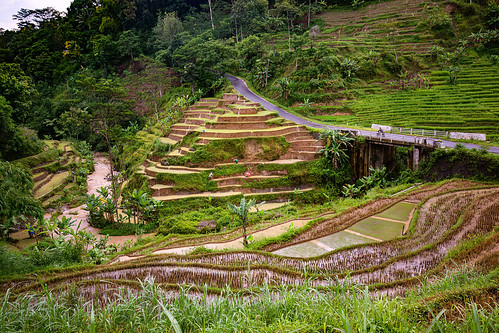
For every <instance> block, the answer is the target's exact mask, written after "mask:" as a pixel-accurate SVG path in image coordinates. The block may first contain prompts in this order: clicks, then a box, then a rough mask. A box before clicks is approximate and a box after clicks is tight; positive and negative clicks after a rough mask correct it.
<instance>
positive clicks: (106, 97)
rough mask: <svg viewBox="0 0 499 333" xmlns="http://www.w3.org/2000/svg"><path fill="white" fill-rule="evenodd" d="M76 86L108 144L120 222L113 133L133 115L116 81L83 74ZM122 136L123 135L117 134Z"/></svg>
mask: <svg viewBox="0 0 499 333" xmlns="http://www.w3.org/2000/svg"><path fill="white" fill-rule="evenodd" d="M77 85H78V87H79V91H80V93H79V94H80V97H81V98H82V100H83V101H82V105H87V106H88V108H89V109H90V110H91V111H92V115H93V119H92V127H93V129H94V131H95V132H97V133H98V134H100V135H102V137H103V138H104V140H105V142H106V146H107V150H108V154H109V159H110V167H109V174H110V176H111V187H112V192H113V193H112V200H113V202H114V207H115V214H116V218H118V216H119V215H118V198H119V192H120V188H119V186H118V182H117V177H116V176H115V172H114V169H115V168H114V165H113V161H114V160H117V159H116V158H115V157H114V155H113V139H114V137H113V133H114V132H116V131H115V128H117V127H119V125H120V124H121V123H123V122H125V121H127V119H130V118H129V117H130V114H131V111H130V109H129V107H128V105H127V104H126V103H124V102H123V97H124V96H125V92H124V90H123V88H122V87H121V86H120V85H119V84H118V82H117V81H116V80H113V79H96V78H94V77H91V76H89V75H87V73H82V74H81V75H80V77H79V78H78V80H77ZM117 132H121V131H117Z"/></svg>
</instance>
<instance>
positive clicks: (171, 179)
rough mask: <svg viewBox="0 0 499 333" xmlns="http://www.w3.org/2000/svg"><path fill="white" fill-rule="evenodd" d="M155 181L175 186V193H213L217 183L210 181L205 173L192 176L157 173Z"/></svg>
mask: <svg viewBox="0 0 499 333" xmlns="http://www.w3.org/2000/svg"><path fill="white" fill-rule="evenodd" d="M156 179H157V181H158V182H160V183H173V184H175V188H174V190H175V191H213V190H214V189H216V188H217V183H216V182H214V181H211V180H210V179H209V177H208V173H207V172H203V173H194V174H173V173H158V174H157V175H156Z"/></svg>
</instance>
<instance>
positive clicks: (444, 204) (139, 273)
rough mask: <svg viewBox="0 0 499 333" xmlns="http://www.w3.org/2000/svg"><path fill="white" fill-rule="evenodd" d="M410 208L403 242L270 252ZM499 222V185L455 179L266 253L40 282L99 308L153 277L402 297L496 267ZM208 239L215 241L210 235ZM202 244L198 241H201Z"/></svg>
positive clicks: (376, 204) (327, 223)
mask: <svg viewBox="0 0 499 333" xmlns="http://www.w3.org/2000/svg"><path fill="white" fill-rule="evenodd" d="M400 203H403V204H400ZM410 204H413V205H416V204H417V209H418V214H417V218H416V219H415V220H414V221H413V224H412V225H411V228H409V230H408V231H407V233H406V234H405V235H404V236H402V237H396V238H393V239H390V240H386V241H382V242H376V241H375V242H367V243H362V244H357V245H352V246H350V247H346V248H340V249H337V250H335V251H332V252H327V253H325V254H323V255H321V256H319V257H315V258H292V257H283V256H280V255H277V254H275V253H270V252H275V251H276V250H278V249H284V248H288V247H289V246H290V245H296V244H298V243H300V244H304V243H305V242H308V241H313V240H318V239H319V238H322V237H325V236H328V235H330V234H331V230H335V229H337V230H340V231H341V230H346V229H348V228H352V227H353V226H357V227H359V228H360V226H361V225H359V224H358V223H359V222H361V221H365V220H366V218H367V217H369V216H373V215H374V216H376V217H377V218H393V217H395V218H397V217H406V216H407V212H408V211H409V208H410ZM386 216H389V217H386ZM364 223H367V222H364ZM498 223H499V188H498V187H494V186H490V185H483V184H479V183H473V182H469V181H450V182H445V183H442V184H439V185H434V186H424V187H422V188H420V189H417V190H413V191H412V192H410V193H405V194H403V195H401V196H399V197H392V198H385V199H379V200H376V201H373V202H370V203H367V204H365V205H364V206H363V207H360V208H357V209H351V210H347V211H345V212H343V213H342V214H335V215H332V216H327V217H324V218H323V219H320V220H318V221H316V222H315V223H313V224H312V225H311V226H309V227H308V228H306V229H305V230H303V231H302V232H301V233H300V234H299V235H298V236H296V237H294V238H293V239H292V240H290V241H289V242H286V243H276V244H271V245H269V246H267V247H266V248H265V250H266V251H267V252H261V251H257V252H251V251H240V250H232V251H225V252H215V253H207V254H203V255H187V256H185V255H175V254H165V255H149V256H145V257H143V256H141V257H140V258H138V257H137V258H136V259H135V260H131V261H127V262H124V263H119V264H114V265H104V266H100V267H96V268H92V269H91V270H89V269H88V268H78V269H74V268H72V269H68V270H59V271H58V272H55V273H53V272H45V273H43V274H41V275H40V276H39V279H40V280H41V282H43V283H45V284H46V285H47V287H48V288H50V289H52V288H54V289H55V290H67V289H73V290H76V291H77V292H78V293H79V294H80V295H82V296H84V297H87V298H88V299H91V298H92V297H93V293H94V292H97V291H99V293H98V296H97V297H98V299H99V302H101V303H105V302H106V300H107V299H112V298H113V296H112V293H110V292H108V291H106V290H109V289H108V288H109V284H110V283H111V284H112V285H113V286H114V287H117V286H121V287H122V288H124V289H128V290H131V291H133V290H138V289H139V288H140V285H139V284H138V283H137V279H141V280H144V279H145V278H146V277H154V278H155V283H156V284H159V285H161V286H162V287H164V288H167V289H170V290H179V289H180V288H184V287H182V286H194V288H193V289H188V290H190V291H189V292H191V293H193V294H195V295H196V294H198V293H199V291H198V290H201V289H198V287H199V286H206V287H204V288H205V289H204V292H205V293H208V294H213V295H217V294H219V293H220V292H221V288H225V287H226V286H230V287H231V288H233V289H236V290H238V289H246V288H251V286H254V285H262V284H265V283H266V284H268V285H270V286H276V285H277V286H282V285H290V286H293V285H302V284H304V283H307V284H308V285H312V286H316V287H318V288H321V287H327V286H330V285H332V284H337V283H341V282H342V281H343V280H344V279H345V278H347V276H349V278H350V279H352V280H353V281H354V282H359V283H365V284H369V285H372V286H371V287H372V288H374V289H378V290H379V291H382V292H385V293H389V294H391V295H401V294H404V293H405V292H407V290H409V289H410V287H411V286H413V285H417V284H418V283H419V281H420V279H421V278H422V277H424V276H427V275H431V274H434V273H436V272H439V271H441V270H442V269H445V267H447V266H454V265H455V263H457V264H460V263H463V262H464V261H467V262H473V265H476V266H478V267H480V268H482V269H486V270H487V269H491V268H494V267H497V257H498V254H499V253H498V252H497V251H498V249H497V246H496V244H497V241H498V237H499V235H498V233H497V227H498ZM358 230H361V229H358ZM361 231H364V232H366V233H367V232H375V235H377V236H380V235H381V233H376V232H377V230H374V231H373V230H372V229H371V231H369V230H368V229H366V228H364V229H362V230H361ZM334 234H337V233H334ZM207 237H211V239H213V236H207ZM477 237H478V238H477ZM470 238H476V239H480V240H481V241H480V242H478V243H477V244H474V245H470V246H469V247H467V248H465V249H464V250H462V251H461V252H454V253H456V254H453V255H452V256H450V257H449V254H450V253H451V252H452V250H453V249H455V248H456V246H458V245H459V244H460V243H461V242H462V241H463V240H468V239H470ZM338 239H339V240H342V241H343V242H344V243H347V242H349V241H350V242H352V243H355V240H354V239H353V240H352V239H350V240H349V239H347V237H345V238H343V239H341V237H339V238H338ZM201 242H202V241H201V240H198V243H201ZM333 242H334V240H331V242H330V243H329V244H330V245H333ZM181 243H182V241H181V240H179V242H178V243H175V242H174V243H172V244H170V245H169V246H168V248H175V247H178V244H181ZM149 250H150V249H149ZM494 258H495V259H494ZM305 271H306V273H305ZM305 276H306V277H307V279H305ZM8 288H12V289H11V291H12V293H13V294H14V295H15V294H18V293H22V292H26V291H41V289H40V288H41V287H40V281H38V279H36V278H34V277H27V278H22V279H15V280H11V281H4V282H2V283H0V290H1V291H3V292H5V291H6V290H7V289H8ZM185 290H186V289H184V292H185ZM108 297H109V298H108Z"/></svg>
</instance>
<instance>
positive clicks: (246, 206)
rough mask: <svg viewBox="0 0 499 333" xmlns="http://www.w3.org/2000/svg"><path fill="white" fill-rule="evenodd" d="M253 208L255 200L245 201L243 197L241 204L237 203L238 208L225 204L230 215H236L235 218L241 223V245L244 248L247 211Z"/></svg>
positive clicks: (246, 241)
mask: <svg viewBox="0 0 499 333" xmlns="http://www.w3.org/2000/svg"><path fill="white" fill-rule="evenodd" d="M253 206H256V200H255V199H254V198H253V199H251V200H249V201H246V198H244V197H243V198H242V199H241V202H240V203H239V207H238V206H236V205H234V204H231V203H228V204H227V208H228V209H229V211H231V212H232V213H234V214H235V215H237V217H239V219H240V220H241V222H242V226H243V245H244V246H245V247H247V246H248V236H247V234H246V222H247V220H248V214H249V211H250V209H251V208H252V207H253Z"/></svg>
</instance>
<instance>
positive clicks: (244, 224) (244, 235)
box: [243, 219, 248, 247]
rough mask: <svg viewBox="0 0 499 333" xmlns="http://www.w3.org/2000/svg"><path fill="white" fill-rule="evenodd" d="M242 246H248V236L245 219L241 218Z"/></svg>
mask: <svg viewBox="0 0 499 333" xmlns="http://www.w3.org/2000/svg"><path fill="white" fill-rule="evenodd" d="M243 246H244V247H248V236H247V234H246V219H243Z"/></svg>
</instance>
